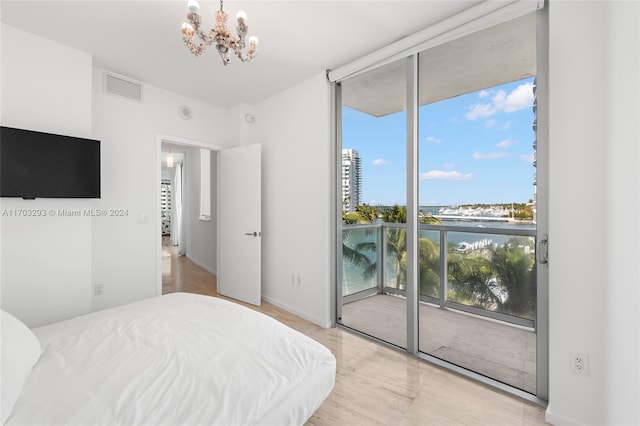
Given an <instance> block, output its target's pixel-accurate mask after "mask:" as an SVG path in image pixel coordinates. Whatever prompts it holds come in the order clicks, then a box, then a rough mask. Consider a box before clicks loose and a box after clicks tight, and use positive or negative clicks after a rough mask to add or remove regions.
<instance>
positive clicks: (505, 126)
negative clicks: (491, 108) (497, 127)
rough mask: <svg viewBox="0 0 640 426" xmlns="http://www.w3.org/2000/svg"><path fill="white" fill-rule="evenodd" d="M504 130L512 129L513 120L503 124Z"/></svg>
mask: <svg viewBox="0 0 640 426" xmlns="http://www.w3.org/2000/svg"><path fill="white" fill-rule="evenodd" d="M502 130H505V131H506V130H511V122H510V121H507V122H506V123H504V124H503V125H502Z"/></svg>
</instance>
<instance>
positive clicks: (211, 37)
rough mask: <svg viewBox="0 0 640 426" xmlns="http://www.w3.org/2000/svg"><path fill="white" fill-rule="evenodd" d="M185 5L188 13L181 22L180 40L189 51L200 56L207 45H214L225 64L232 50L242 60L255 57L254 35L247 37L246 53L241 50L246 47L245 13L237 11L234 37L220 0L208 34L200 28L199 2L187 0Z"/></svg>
mask: <svg viewBox="0 0 640 426" xmlns="http://www.w3.org/2000/svg"><path fill="white" fill-rule="evenodd" d="M187 5H188V7H189V13H188V14H187V22H185V23H183V24H182V40H183V41H184V44H185V45H186V46H187V48H188V49H189V50H190V51H191V53H193V54H194V55H195V56H200V55H202V54H203V53H204V52H205V50H206V49H207V47H209V46H211V45H215V46H216V49H217V50H218V53H219V54H220V57H221V58H222V63H224V64H225V65H227V64H229V62H231V51H232V50H233V51H234V52H235V54H236V56H237V57H238V58H240V60H241V61H242V62H249V61H251V60H252V59H253V58H255V57H256V49H257V47H258V38H257V37H255V36H251V37H249V47H248V48H247V51H246V53H244V52H243V49H244V48H245V47H246V45H245V41H244V38H245V36H246V35H247V31H248V30H249V27H248V26H247V14H246V13H244V12H243V11H239V12H238V14H237V15H236V19H237V20H238V26H237V27H236V31H237V32H238V37H237V38H236V37H234V36H232V35H231V33H230V32H229V30H228V29H227V17H228V15H227V13H226V12H225V11H224V10H222V0H220V10H218V11H217V12H216V25H215V27H213V28H212V29H211V30H210V31H209V34H207V33H205V32H204V31H203V30H202V29H201V28H200V23H201V18H200V15H199V14H198V12H199V11H200V2H199V1H198V0H189V1H188V3H187ZM195 36H197V37H198V38H199V39H200V41H199V42H195V41H194V38H195Z"/></svg>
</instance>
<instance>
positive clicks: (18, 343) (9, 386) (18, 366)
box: [0, 311, 42, 424]
mask: <svg viewBox="0 0 640 426" xmlns="http://www.w3.org/2000/svg"><path fill="white" fill-rule="evenodd" d="M0 312H1V316H0V358H1V362H0V364H2V366H1V370H0V377H2V384H1V386H2V388H1V392H0V395H1V396H2V400H1V401H0V412H2V424H4V422H5V421H6V420H7V418H8V417H9V415H10V414H11V410H12V409H13V405H14V404H15V403H16V401H17V400H18V396H19V395H20V392H21V391H22V386H23V385H24V382H25V381H26V380H27V377H29V373H30V372H31V369H32V368H33V366H34V365H35V363H36V362H37V361H38V358H40V353H41V352H42V348H41V347H40V341H39V340H38V338H37V337H36V335H35V334H33V332H32V331H31V330H29V328H28V327H27V326H26V325H24V324H23V323H22V322H20V320H18V319H17V318H16V317H14V316H13V315H11V314H9V313H7V312H5V311H0Z"/></svg>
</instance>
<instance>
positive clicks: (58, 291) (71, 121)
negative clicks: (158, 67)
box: [0, 25, 93, 327]
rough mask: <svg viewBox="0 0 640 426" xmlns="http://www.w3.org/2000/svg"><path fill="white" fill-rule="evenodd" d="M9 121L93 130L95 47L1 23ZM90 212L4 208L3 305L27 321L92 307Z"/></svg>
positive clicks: (47, 203)
mask: <svg viewBox="0 0 640 426" xmlns="http://www.w3.org/2000/svg"><path fill="white" fill-rule="evenodd" d="M1 41H2V48H1V49H0V50H1V63H2V65H1V74H2V76H1V84H0V91H1V93H0V98H1V107H2V115H1V122H2V125H3V126H8V127H17V128H23V129H29V130H37V131H44V132H49V133H57V134H64V135H70V136H78V137H88V138H91V137H92V136H93V134H92V131H91V55H89V54H87V53H84V52H81V51H79V50H75V49H72V48H70V47H67V46H64V45H61V44H58V43H54V42H51V41H49V40H46V39H43V38H40V37H37V36H34V35H31V34H29V33H25V32H24V31H21V30H18V29H16V28H13V27H10V26H7V25H2V26H1ZM90 207H91V202H90V201H88V200H71V199H66V200H61V199H56V200H47V199H38V200H22V199H9V198H2V199H0V209H1V210H2V211H3V212H8V211H12V210H15V209H45V210H46V211H47V212H50V211H54V212H57V211H58V209H66V210H83V209H89V208H90ZM91 247H92V244H91V218H90V217H60V216H57V215H52V214H51V213H48V214H47V216H46V217H40V218H35V217H11V216H5V215H3V216H2V220H1V221H0V249H1V253H0V270H1V273H0V281H1V282H0V288H1V296H2V297H1V300H2V302H1V306H2V308H3V309H5V310H7V311H8V312H11V313H12V314H14V315H15V316H16V317H18V318H20V319H21V320H23V321H24V322H25V323H26V324H27V325H28V326H31V327H35V326H39V325H42V324H46V323H50V322H54V321H58V320H62V319H66V318H69V317H72V316H75V315H80V314H84V313H87V312H89V311H90V309H91Z"/></svg>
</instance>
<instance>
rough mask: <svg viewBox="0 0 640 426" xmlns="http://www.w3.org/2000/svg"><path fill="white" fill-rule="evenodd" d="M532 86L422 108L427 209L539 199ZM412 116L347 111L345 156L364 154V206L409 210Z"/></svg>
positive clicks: (530, 80)
mask: <svg viewBox="0 0 640 426" xmlns="http://www.w3.org/2000/svg"><path fill="white" fill-rule="evenodd" d="M533 98H534V96H533V78H528V79H525V80H520V81H516V82H513V83H508V84H504V85H500V86H497V87H493V88H489V89H485V90H481V91H478V92H472V93H469V94H466V95H461V96H458V97H455V98H451V99H447V100H444V101H439V102H435V103H433V104H430V105H424V106H422V107H421V108H420V135H419V138H420V147H419V150H420V156H419V167H420V169H419V170H420V205H457V204H468V203H511V202H527V201H528V200H529V199H532V198H533V189H534V188H533V176H534V173H535V168H534V167H533V146H532V145H533V141H534V139H535V132H534V131H533V129H532V125H533V120H534V114H533V111H532V105H533ZM405 135H406V130H405V113H404V112H399V113H395V114H390V115H387V116H385V117H380V118H376V117H373V116H371V115H369V114H365V113H362V112H359V111H355V110H353V109H350V108H348V107H344V108H343V134H342V146H343V148H352V149H355V150H357V151H358V152H359V153H360V158H361V160H362V200H361V202H363V203H367V204H371V205H392V204H400V205H404V204H405V203H406V195H405V194H406V183H405V180H406V173H405V170H406V147H405V145H406V136H405Z"/></svg>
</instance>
